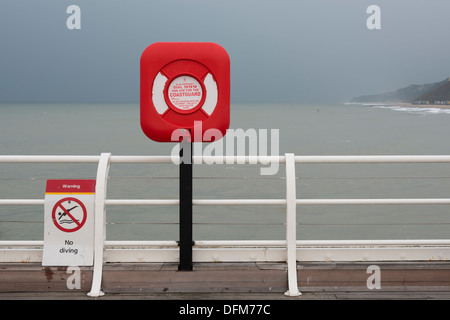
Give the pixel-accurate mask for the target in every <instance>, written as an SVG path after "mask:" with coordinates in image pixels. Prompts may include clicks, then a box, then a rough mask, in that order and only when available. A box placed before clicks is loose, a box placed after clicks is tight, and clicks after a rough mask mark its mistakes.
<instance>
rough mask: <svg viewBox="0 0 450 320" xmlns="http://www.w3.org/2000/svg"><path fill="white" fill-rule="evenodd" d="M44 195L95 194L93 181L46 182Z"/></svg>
mask: <svg viewBox="0 0 450 320" xmlns="http://www.w3.org/2000/svg"><path fill="white" fill-rule="evenodd" d="M45 193H57V194H64V193H89V194H93V193H95V180H47V187H46V189H45Z"/></svg>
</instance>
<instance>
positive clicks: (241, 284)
mask: <svg viewBox="0 0 450 320" xmlns="http://www.w3.org/2000/svg"><path fill="white" fill-rule="evenodd" d="M374 264H375V265H378V266H379V267H380V270H381V289H380V290H378V289H374V290H370V289H368V288H367V285H366V282H367V279H368V277H369V276H371V274H370V273H367V267H368V266H369V265H374ZM80 270H81V272H80V275H81V289H80V290H77V291H81V292H86V293H87V292H89V291H90V286H91V281H92V268H91V267H82V268H80ZM70 276H71V273H67V268H66V267H42V266H41V265H40V264H38V263H22V264H1V265H0V293H2V292H24V293H25V292H71V290H70V289H68V288H67V280H68V278H69V277H70ZM298 284H299V289H300V291H301V292H302V293H308V292H311V293H318V292H320V291H321V292H329V293H334V292H340V293H342V292H371V293H372V294H373V293H374V292H378V293H380V292H430V293H432V292H441V293H442V295H445V294H444V293H445V292H450V264H449V263H446V262H417V263H411V262H408V263H402V262H399V263H392V262H379V263H372V262H371V263H341V262H323V263H322V262H320V263H301V264H299V266H298ZM102 288H103V290H104V291H105V292H109V293H114V292H117V293H126V292H130V293H139V292H140V293H145V292H147V293H158V292H159V293H170V292H172V293H176V292H180V293H181V292H185V293H189V292H191V293H192V292H198V293H201V292H205V293H213V292H253V293H258V292H260V293H270V292H272V293H273V292H278V293H284V292H285V291H286V290H287V270H286V264H285V263H267V264H265V263H197V264H194V270H193V271H178V265H177V264H176V263H129V264H123V263H117V264H116V263H107V264H105V266H104V270H103V281H102Z"/></svg>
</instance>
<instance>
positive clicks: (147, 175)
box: [0, 103, 450, 240]
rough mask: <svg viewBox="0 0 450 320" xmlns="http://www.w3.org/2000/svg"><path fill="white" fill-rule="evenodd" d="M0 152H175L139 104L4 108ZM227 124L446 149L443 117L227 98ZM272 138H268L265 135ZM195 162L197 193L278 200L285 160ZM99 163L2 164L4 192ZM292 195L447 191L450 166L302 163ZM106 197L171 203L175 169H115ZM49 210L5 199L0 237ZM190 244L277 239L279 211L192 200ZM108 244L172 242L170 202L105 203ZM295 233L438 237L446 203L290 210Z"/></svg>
mask: <svg viewBox="0 0 450 320" xmlns="http://www.w3.org/2000/svg"><path fill="white" fill-rule="evenodd" d="M0 112H1V113H0V114H1V117H0V147H1V152H0V154H2V155H100V154H101V153H102V152H110V153H112V154H113V155H170V154H171V152H172V149H173V147H174V144H172V143H157V142H153V141H150V140H149V139H148V138H147V137H145V135H144V134H143V133H142V131H141V128H140V124H139V104H137V103H136V104H3V105H0ZM230 128H233V129H238V128H241V129H243V130H247V129H256V130H258V129H267V130H268V131H269V132H270V130H271V129H278V130H279V146H278V150H279V153H280V154H281V155H283V154H285V153H294V154H295V155H450V139H449V138H450V112H449V110H445V109H434V108H400V107H389V108H388V107H386V106H378V107H374V106H364V105H353V104H335V105H332V104H327V105H323V104H307V105H300V104H245V105H244V104H232V105H231V124H230ZM269 141H270V139H269ZM273 150H276V148H273ZM260 167H261V166H260V165H250V164H247V165H242V164H224V165H217V164H216V165H205V164H202V165H194V199H283V198H285V190H286V189H285V182H286V181H285V172H284V165H280V167H279V170H278V172H277V173H276V174H275V175H261V173H260ZM96 169H97V166H96V164H45V163H43V164H19V163H13V164H10V163H0V199H43V198H44V193H45V184H46V181H47V179H95V176H96ZM296 177H297V179H296V184H297V198H298V199H326V198H333V199H334V198H342V199H346V198H352V199H353V198H449V197H450V164H297V165H296ZM107 198H108V199H178V167H177V166H176V165H173V164H112V166H111V169H110V171H109V179H108V187H107ZM43 219H44V209H43V206H39V205H32V206H30V205H17V206H13V205H1V206H0V240H42V239H43V232H44V230H43V228H44V224H43ZM193 219H194V239H195V240H245V239H249V240H261V239H262V240H272V239H273V240H279V239H283V238H284V237H285V229H286V225H285V220H286V213H285V207H284V206H282V205H255V206H244V205H242V206H195V207H194V212H193ZM106 221H107V229H106V232H107V235H106V237H107V240H178V208H177V206H154V207H149V206H145V207H141V206H135V207H133V206H132V207H126V206H108V207H107V211H106ZM297 223H298V226H297V238H298V239H443V238H448V236H449V234H450V206H449V205H414V206H413V205H389V206H388V205H307V206H303V205H302V206H300V205H298V206H297Z"/></svg>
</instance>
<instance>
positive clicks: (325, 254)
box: [0, 153, 450, 296]
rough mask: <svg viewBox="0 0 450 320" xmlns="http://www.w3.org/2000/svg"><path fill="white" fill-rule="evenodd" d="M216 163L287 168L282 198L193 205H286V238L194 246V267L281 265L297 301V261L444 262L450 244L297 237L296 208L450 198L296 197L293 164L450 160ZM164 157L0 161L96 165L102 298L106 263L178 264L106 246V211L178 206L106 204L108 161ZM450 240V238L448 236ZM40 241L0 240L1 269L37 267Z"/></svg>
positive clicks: (159, 251) (171, 253) (170, 249)
mask: <svg viewBox="0 0 450 320" xmlns="http://www.w3.org/2000/svg"><path fill="white" fill-rule="evenodd" d="M193 158H194V163H202V162H207V163H211V162H213V161H214V160H217V159H219V157H202V156H194V157H193ZM220 158H222V159H221V160H222V161H221V162H220V163H265V164H266V163H268V162H270V161H271V162H274V161H277V162H279V163H284V164H285V168H286V197H285V198H284V199H216V200H202V199H194V200H193V205H196V206H207V205H285V206H286V237H285V240H253V241H239V240H231V241H230V240H229V241H219V240H217V241H216V240H215V241H195V245H194V251H193V260H194V262H208V261H209V262H210V261H242V262H249V261H272V262H273V261H277V262H280V261H285V262H286V263H287V267H288V288H289V290H288V291H287V293H286V294H288V295H291V296H295V295H299V294H300V292H299V290H298V287H297V261H402V260H408V261H414V260H422V261H424V260H448V259H450V240H448V239H443V240H302V241H298V240H297V239H296V226H297V222H296V208H297V206H298V205H341V204H346V205H361V204H364V205H377V204H387V205H390V204H396V205H401V204H414V205H419V204H450V198H420V199H416V198H414V199H297V198H296V185H295V183H296V179H295V177H296V175H295V164H305V163H315V164H316V163H450V156H440V155H438V156H295V155H294V154H285V155H284V156H263V157H257V156H255V157H253V156H243V157H239V156H238V157H227V156H225V157H220ZM171 162H172V158H171V157H170V156H114V155H111V154H110V153H102V154H101V155H100V156H0V163H97V164H98V169H97V177H96V181H97V182H96V196H95V197H96V198H95V235H94V239H95V240H94V241H95V244H94V246H95V248H94V252H95V255H94V268H93V272H94V276H93V282H92V289H91V292H90V293H89V295H91V296H99V295H102V292H101V290H100V288H101V278H102V268H103V264H104V263H106V262H110V263H113V262H177V261H178V245H177V242H176V241H175V240H173V241H106V236H105V230H106V229H105V225H106V224H105V221H106V220H105V216H106V214H105V212H106V207H107V206H156V205H178V200H164V199H142V200H140V199H134V200H130V199H107V197H106V188H107V182H108V171H109V168H110V166H111V164H113V163H171ZM43 204H44V199H0V205H43ZM449 239H450V237H449ZM42 248H43V241H0V263H2V262H3V263H4V262H40V261H41V259H42Z"/></svg>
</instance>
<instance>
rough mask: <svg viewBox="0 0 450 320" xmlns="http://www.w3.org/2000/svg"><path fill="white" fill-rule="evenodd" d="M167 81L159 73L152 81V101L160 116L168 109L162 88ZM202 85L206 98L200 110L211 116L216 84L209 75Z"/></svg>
mask: <svg viewBox="0 0 450 320" xmlns="http://www.w3.org/2000/svg"><path fill="white" fill-rule="evenodd" d="M167 80H168V78H167V77H166V76H164V75H163V74H161V72H159V73H158V74H157V76H156V77H155V79H154V80H153V90H152V101H153V105H154V106H155V109H156V112H158V114H160V115H163V114H164V113H165V112H166V111H167V110H168V109H169V106H168V105H167V102H166V100H165V97H164V88H165V86H166V82H167ZM203 85H204V87H205V91H206V97H205V100H204V102H203V105H202V106H201V109H203V111H204V112H205V113H206V114H207V115H208V116H211V114H212V113H213V111H214V109H215V108H216V106H217V100H218V92H217V83H216V81H215V80H214V78H213V76H212V74H211V73H208V74H207V75H206V77H205V79H204V81H203Z"/></svg>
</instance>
